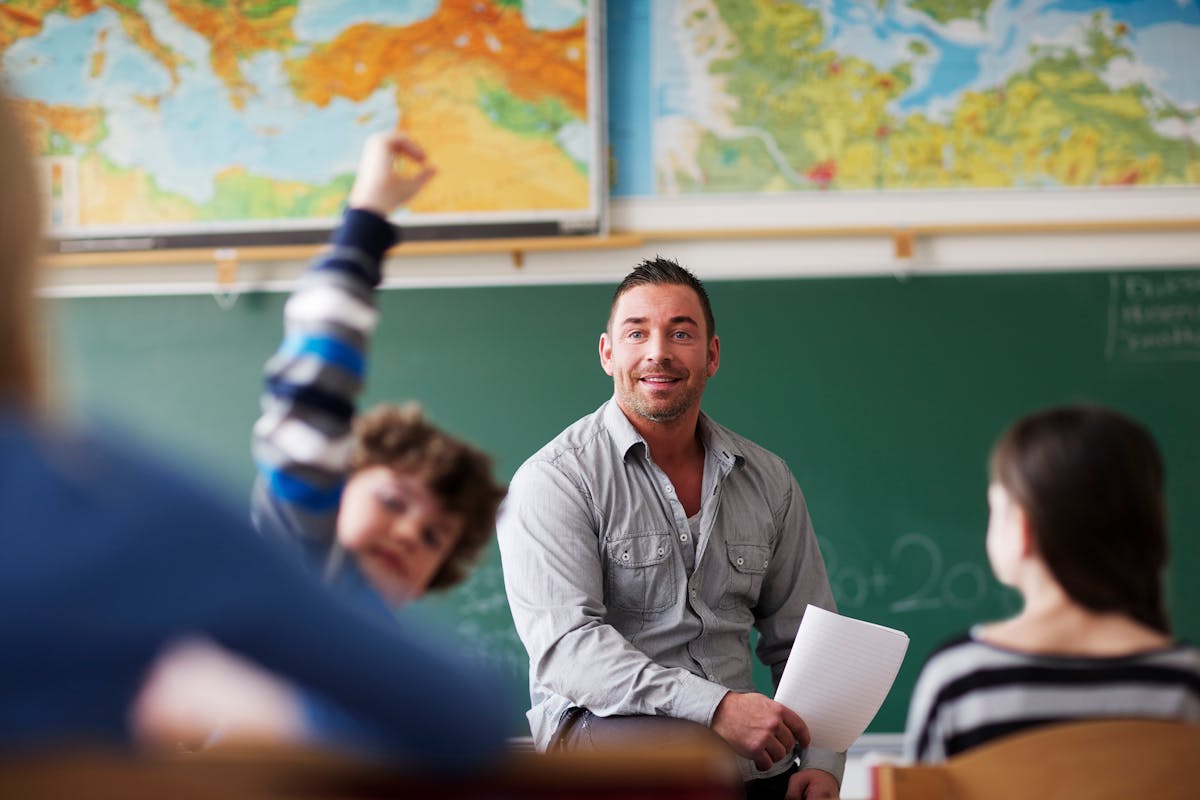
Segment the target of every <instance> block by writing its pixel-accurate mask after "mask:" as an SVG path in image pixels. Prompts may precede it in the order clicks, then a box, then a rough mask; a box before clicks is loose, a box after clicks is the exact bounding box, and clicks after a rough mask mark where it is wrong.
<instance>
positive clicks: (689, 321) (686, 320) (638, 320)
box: [620, 314, 700, 328]
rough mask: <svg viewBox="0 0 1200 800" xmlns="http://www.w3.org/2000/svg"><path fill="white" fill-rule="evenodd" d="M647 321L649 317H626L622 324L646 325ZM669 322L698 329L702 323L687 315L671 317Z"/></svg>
mask: <svg viewBox="0 0 1200 800" xmlns="http://www.w3.org/2000/svg"><path fill="white" fill-rule="evenodd" d="M647 319H648V318H647V317H626V318H625V319H623V320H621V322H620V324H621V325H645V324H646V320H647ZM669 322H670V323H671V324H672V325H695V326H696V327H697V328H698V327H700V323H699V322H697V321H696V320H695V319H694V318H692V317H690V316H688V315H687V314H680V315H679V316H677V317H671V319H670V320H669Z"/></svg>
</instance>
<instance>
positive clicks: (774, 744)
mask: <svg viewBox="0 0 1200 800" xmlns="http://www.w3.org/2000/svg"><path fill="white" fill-rule="evenodd" d="M712 729H713V731H714V732H716V734H717V735H718V736H720V737H721V738H722V739H724V740H725V741H727V742H729V744H730V746H732V747H733V749H734V750H735V751H736V752H737V753H738V754H739V755H743V756H745V757H746V758H749V759H751V760H752V761H753V762H754V765H755V766H756V767H758V768H759V769H769V768H770V766H771V765H772V764H774V763H775V762H776V761H779V760H780V759H782V758H784V757H785V756H789V755H791V754H792V751H793V750H794V749H795V747H796V745H799V746H800V747H807V746H808V741H809V736H808V726H807V725H805V724H804V720H802V719H800V715H799V714H797V713H796V712H795V711H792V710H791V709H790V708H788V707H787V706H784V705H782V704H780V703H776V702H775V701H774V700H772V699H770V698H769V697H766V696H764V695H761V694H757V693H745V694H742V693H739V692H728V693H727V694H726V695H725V696H724V697H723V698H721V702H720V704H718V705H717V710H716V713H714V714H713V719H712ZM826 774H828V773H826ZM831 777H832V776H831Z"/></svg>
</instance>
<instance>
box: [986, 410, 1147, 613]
mask: <svg viewBox="0 0 1200 800" xmlns="http://www.w3.org/2000/svg"><path fill="white" fill-rule="evenodd" d="M989 471H990V474H991V480H992V481H993V482H994V483H998V484H999V485H1000V486H1002V487H1003V488H1004V489H1005V491H1007V492H1008V494H1009V496H1010V497H1012V498H1013V500H1014V501H1015V502H1016V503H1017V505H1019V506H1020V507H1021V509H1022V510H1023V511H1024V512H1025V515H1026V518H1027V519H1028V520H1029V527H1030V529H1031V532H1032V536H1033V539H1034V541H1035V543H1036V547H1037V549H1038V552H1039V554H1040V556H1041V558H1042V560H1043V561H1045V563H1046V566H1047V567H1048V568H1049V570H1050V572H1051V573H1052V574H1053V575H1054V577H1055V579H1056V580H1057V581H1058V582H1059V583H1060V584H1061V585H1062V587H1063V589H1064V590H1065V591H1066V593H1067V594H1068V595H1069V596H1070V597H1071V598H1072V599H1073V600H1074V601H1075V602H1077V603H1079V604H1080V605H1083V606H1084V607H1086V608H1089V609H1091V610H1093V611H1102V612H1105V611H1115V612H1120V613H1124V614H1127V615H1128V616H1130V617H1132V618H1133V619H1135V620H1137V621H1139V622H1141V623H1142V624H1144V625H1148V626H1150V627H1151V628H1154V629H1155V630H1158V631H1161V632H1163V633H1167V634H1169V633H1170V622H1169V620H1168V617H1167V611H1166V607H1165V605H1164V603H1163V597H1162V573H1163V570H1164V569H1165V568H1166V564H1167V557H1168V544H1167V518H1166V516H1167V515H1166V508H1165V503H1164V497H1163V483H1164V471H1163V462H1162V456H1161V455H1160V454H1159V451H1158V447H1157V445H1156V444H1155V442H1154V438H1153V437H1152V436H1151V435H1150V434H1149V433H1148V432H1147V431H1146V429H1145V428H1143V427H1142V426H1141V425H1139V424H1138V423H1137V422H1135V421H1133V420H1132V419H1130V418H1129V417H1126V416H1124V415H1122V414H1120V413H1118V412H1116V411H1113V410H1111V409H1108V408H1103V407H1101V406H1094V405H1071V406H1059V407H1055V408H1050V409H1047V410H1044V411H1039V412H1037V413H1034V414H1030V415H1029V416H1026V417H1024V418H1022V419H1020V420H1018V421H1017V422H1016V423H1015V424H1013V426H1012V427H1010V428H1009V429H1008V430H1007V431H1006V432H1005V433H1004V434H1003V435H1002V436H1001V437H1000V439H999V441H998V442H997V443H996V446H995V448H994V449H993V450H992V456H991V461H990V465H989Z"/></svg>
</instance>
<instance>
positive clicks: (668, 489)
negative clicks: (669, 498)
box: [667, 486, 675, 494]
mask: <svg viewBox="0 0 1200 800" xmlns="http://www.w3.org/2000/svg"><path fill="white" fill-rule="evenodd" d="M667 494H675V487H674V486H668V487H667Z"/></svg>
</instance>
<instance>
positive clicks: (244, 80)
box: [0, 0, 598, 234]
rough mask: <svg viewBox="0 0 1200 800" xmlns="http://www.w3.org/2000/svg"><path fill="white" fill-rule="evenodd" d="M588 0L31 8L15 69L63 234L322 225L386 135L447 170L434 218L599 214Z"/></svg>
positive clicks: (2, 47) (423, 208)
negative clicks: (370, 144)
mask: <svg viewBox="0 0 1200 800" xmlns="http://www.w3.org/2000/svg"><path fill="white" fill-rule="evenodd" d="M589 24H590V23H589V11H588V9H587V6H586V4H585V3H566V4H564V3H559V2H552V1H548V2H543V3H537V2H524V3H522V2H512V1H511V0H510V1H509V2H503V0H493V2H484V0H441V2H432V1H430V0H412V1H411V2H372V1H371V0H357V1H355V2H349V1H346V2H330V1H328V0H325V1H323V2H322V1H319V0H318V1H312V0H310V1H309V2H295V1H293V2H286V1H284V0H258V2H255V1H254V0H245V1H244V2H236V1H235V0H230V1H229V2H223V1H222V0H17V1H16V2H5V3H4V4H3V5H0V58H2V61H0V65H2V67H3V72H4V74H5V75H6V77H7V79H8V81H9V82H10V84H11V85H12V87H13V90H14V91H15V93H16V94H17V95H18V96H19V97H20V104H21V107H22V109H23V111H24V116H25V117H26V118H27V119H28V121H29V125H30V131H31V136H32V139H33V142H34V146H35V148H36V150H37V152H38V154H39V155H41V156H43V165H44V167H45V182H46V188H47V193H48V195H49V197H50V206H51V210H52V213H53V215H54V216H53V219H52V224H53V226H54V228H55V229H56V230H58V231H60V232H66V233H68V234H70V233H85V234H86V233H105V232H109V231H117V232H121V231H126V230H157V229H159V228H165V229H167V230H191V229H197V230H206V229H210V228H219V229H228V228H233V229H257V228H263V227H270V226H279V225H283V226H285V227H286V226H287V225H294V226H302V225H305V224H311V223H312V222H313V221H321V220H329V219H332V218H334V217H336V215H337V214H338V213H339V212H340V208H341V204H342V202H343V200H344V198H345V195H346V192H347V189H348V187H349V182H350V181H351V179H352V175H353V170H354V167H355V164H356V161H357V156H358V151H359V148H360V146H361V144H362V142H363V140H364V139H365V138H366V136H367V135H369V134H370V133H372V132H374V131H376V130H382V129H390V128H399V129H401V130H403V131H404V132H405V133H406V134H407V135H408V136H410V137H411V138H412V139H414V140H415V141H417V142H418V143H419V144H420V145H421V146H422V147H423V148H424V149H425V151H426V153H427V154H428V157H429V159H430V161H431V162H432V163H433V164H434V165H435V166H436V168H437V175H436V177H435V178H434V180H433V181H432V182H431V183H430V184H429V186H427V187H426V189H425V190H424V191H423V192H422V193H421V194H420V195H419V196H418V197H417V198H415V199H414V200H413V202H412V204H411V206H410V207H409V209H408V212H407V213H409V214H411V215H412V217H413V218H414V219H425V220H429V221H433V222H440V221H454V220H464V221H467V222H471V221H479V220H484V221H487V220H491V219H524V218H526V217H528V218H534V219H542V218H553V217H558V216H562V215H568V216H569V215H572V214H586V213H589V212H590V211H591V210H592V209H593V207H594V205H595V195H596V192H595V191H594V189H593V182H594V181H595V175H594V169H595V167H594V163H593V162H594V161H595V157H594V154H593V148H594V142H595V130H594V128H595V126H596V125H597V124H598V120H597V119H596V114H595V112H594V111H593V110H592V106H593V105H594V98H593V97H591V94H593V92H594V90H593V89H591V88H590V87H591V82H590V77H591V76H590V72H589V71H590V70H594V65H592V64H591V63H590V62H591V60H592V59H593V58H594V54H593V53H592V52H591V50H592V49H594V48H593V46H592V45H591V44H590V42H589V30H588V28H589Z"/></svg>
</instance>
